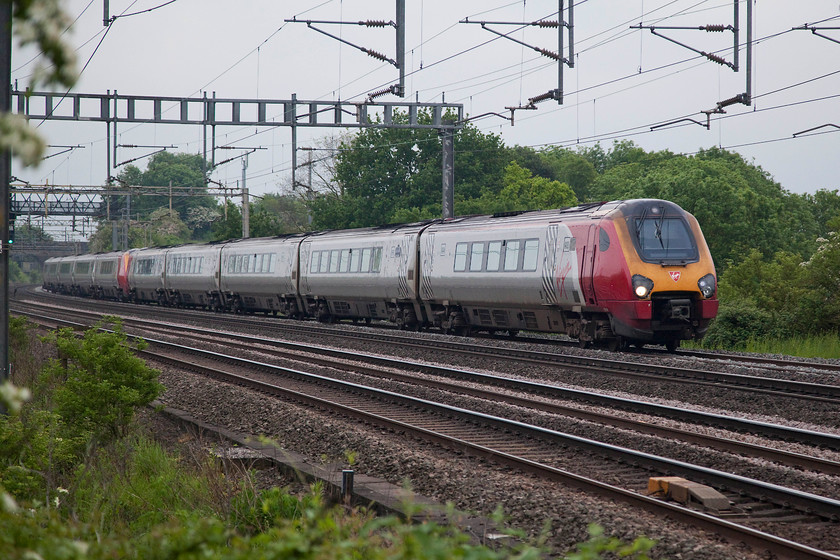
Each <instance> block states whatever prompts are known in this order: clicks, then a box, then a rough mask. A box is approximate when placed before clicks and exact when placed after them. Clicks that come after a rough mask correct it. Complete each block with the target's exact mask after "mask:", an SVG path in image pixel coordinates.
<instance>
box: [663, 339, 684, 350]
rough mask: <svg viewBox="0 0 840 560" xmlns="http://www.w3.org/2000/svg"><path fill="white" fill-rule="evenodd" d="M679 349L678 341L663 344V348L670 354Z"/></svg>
mask: <svg viewBox="0 0 840 560" xmlns="http://www.w3.org/2000/svg"><path fill="white" fill-rule="evenodd" d="M679 347H680V341H679V340H669V341H668V342H666V343H665V348H667V349H668V352H671V353H674V352H676V351H677V348H679Z"/></svg>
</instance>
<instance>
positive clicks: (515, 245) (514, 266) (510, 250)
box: [505, 239, 522, 272]
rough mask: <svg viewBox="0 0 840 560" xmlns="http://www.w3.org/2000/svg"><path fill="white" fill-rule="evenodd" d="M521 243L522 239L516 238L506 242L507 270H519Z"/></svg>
mask: <svg viewBox="0 0 840 560" xmlns="http://www.w3.org/2000/svg"><path fill="white" fill-rule="evenodd" d="M521 243H522V242H521V241H519V240H518V239H516V240H509V241H508V242H507V243H506V244H505V272H513V271H516V270H519V255H520V253H521V251H520V250H519V247H520V245H521Z"/></svg>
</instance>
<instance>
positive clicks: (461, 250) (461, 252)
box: [455, 243, 468, 272]
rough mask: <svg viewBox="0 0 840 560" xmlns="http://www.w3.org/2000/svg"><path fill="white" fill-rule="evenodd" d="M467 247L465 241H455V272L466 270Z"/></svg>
mask: <svg viewBox="0 0 840 560" xmlns="http://www.w3.org/2000/svg"><path fill="white" fill-rule="evenodd" d="M467 247H468V244H467V243H457V244H456V245H455V272H464V271H465V270H467Z"/></svg>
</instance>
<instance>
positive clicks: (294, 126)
mask: <svg viewBox="0 0 840 560" xmlns="http://www.w3.org/2000/svg"><path fill="white" fill-rule="evenodd" d="M296 101H297V94H296V93H293V94H292V104H291V105H292V106H291V109H290V111H291V114H290V115H286V121H287V122H291V127H292V190H296V189H297V117H296V114H297V105H296V103H295V102H296Z"/></svg>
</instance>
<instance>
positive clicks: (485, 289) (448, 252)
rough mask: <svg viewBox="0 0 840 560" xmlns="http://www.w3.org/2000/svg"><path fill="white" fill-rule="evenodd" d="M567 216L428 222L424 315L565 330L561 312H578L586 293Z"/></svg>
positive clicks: (424, 249)
mask: <svg viewBox="0 0 840 560" xmlns="http://www.w3.org/2000/svg"><path fill="white" fill-rule="evenodd" d="M573 216H574V217H575V218H576V219H577V220H579V219H580V215H579V214H577V215H573ZM563 218H564V216H563V214H562V212H559V211H557V212H534V213H528V214H524V215H521V216H506V217H503V218H496V217H490V216H478V217H472V218H460V219H455V220H452V221H447V222H441V223H436V224H434V225H431V226H430V227H429V228H428V229H427V230H426V231H425V232H424V233H423V242H422V243H421V246H420V258H421V262H422V266H421V269H422V271H423V274H422V276H421V278H420V296H421V300H422V302H423V306H424V315H425V316H426V317H428V318H436V320H435V321H434V322H435V323H436V324H440V323H441V322H444V323H445V322H447V321H448V322H452V321H453V320H454V321H457V322H459V324H460V326H471V327H481V328H488V329H497V330H522V329H532V330H543V331H553V330H556V331H558V332H561V331H563V330H565V326H564V324H563V319H562V317H561V314H560V313H559V311H560V310H561V309H566V310H568V309H571V308H576V307H578V308H579V307H580V305H581V302H582V300H583V295H582V294H583V292H582V290H581V284H580V272H581V268H580V263H579V258H578V254H577V251H576V250H575V242H574V239H575V236H574V234H573V233H572V232H571V230H570V228H569V226H567V225H566V224H564V223H563ZM593 223H596V222H593ZM453 326H457V325H453Z"/></svg>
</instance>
